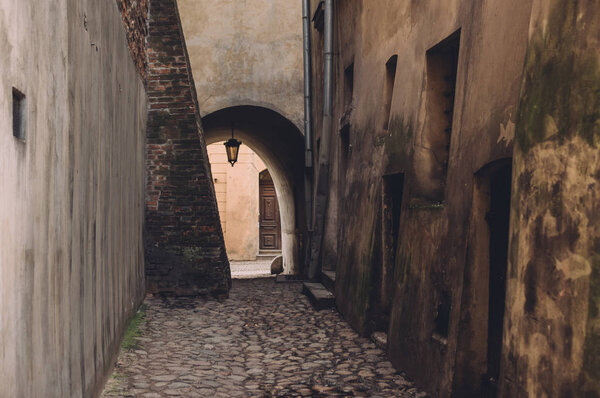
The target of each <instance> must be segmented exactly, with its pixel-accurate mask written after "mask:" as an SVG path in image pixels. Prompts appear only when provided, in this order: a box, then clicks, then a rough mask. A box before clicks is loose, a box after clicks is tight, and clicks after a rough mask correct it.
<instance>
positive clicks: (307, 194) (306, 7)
mask: <svg viewBox="0 0 600 398" xmlns="http://www.w3.org/2000/svg"><path fill="white" fill-rule="evenodd" d="M302 26H303V47H304V150H305V154H304V167H305V172H304V201H305V212H306V229H307V231H311V230H312V178H311V173H312V166H313V153H312V141H313V131H312V67H311V63H312V59H311V55H312V54H311V43H310V0H302Z"/></svg>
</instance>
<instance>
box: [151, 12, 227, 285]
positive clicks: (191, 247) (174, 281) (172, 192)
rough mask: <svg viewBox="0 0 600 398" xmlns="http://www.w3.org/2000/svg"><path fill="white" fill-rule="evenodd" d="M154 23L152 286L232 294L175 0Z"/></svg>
mask: <svg viewBox="0 0 600 398" xmlns="http://www.w3.org/2000/svg"><path fill="white" fill-rule="evenodd" d="M148 26H149V28H148V39H147V54H148V67H147V93H148V97H149V111H148V132H147V143H146V146H147V165H146V168H147V188H146V239H145V241H146V242H145V243H146V250H145V252H146V253H145V254H146V278H147V288H148V291H149V292H153V293H174V294H180V295H188V294H192V295H195V294H212V295H217V296H221V295H226V294H227V292H228V290H229V287H230V285H231V279H230V278H231V277H230V272H229V262H228V260H227V255H226V252H225V244H224V241H223V233H222V231H221V224H220V221H219V213H218V210H217V202H216V197H215V192H214V186H213V182H212V177H211V172H210V166H209V163H208V155H207V153H206V145H205V142H204V136H203V132H202V128H201V125H200V115H199V112H198V105H197V100H196V92H195V88H194V87H195V86H194V82H193V79H192V74H191V69H190V65H189V58H188V55H187V50H186V47H185V41H184V38H183V34H182V30H181V22H180V20H179V14H178V10H177V5H176V3H175V0H153V1H152V2H151V4H150V19H149V25H148Z"/></svg>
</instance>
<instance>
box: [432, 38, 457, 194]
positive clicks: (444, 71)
mask: <svg viewBox="0 0 600 398" xmlns="http://www.w3.org/2000/svg"><path fill="white" fill-rule="evenodd" d="M459 45H460V31H458V32H456V33H454V34H452V35H451V36H449V37H448V38H446V39H445V40H443V41H442V42H440V43H439V44H438V45H436V46H435V47H433V48H431V49H430V50H429V51H427V121H426V130H425V134H424V145H425V147H426V148H427V151H428V152H429V153H430V155H429V161H428V164H427V165H426V168H427V170H428V174H429V179H430V182H429V185H430V192H429V194H428V195H427V196H430V197H431V198H432V199H434V200H437V201H441V200H443V198H444V190H445V186H446V174H447V171H448V161H449V155H450V141H451V140H450V138H451V135H452V124H453V121H454V97H455V92H456V75H457V70H458V55H459Z"/></svg>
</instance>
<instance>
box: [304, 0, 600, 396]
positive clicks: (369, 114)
mask: <svg viewBox="0 0 600 398" xmlns="http://www.w3.org/2000/svg"><path fill="white" fill-rule="evenodd" d="M319 3H320V2H319V1H312V2H311V7H312V13H313V14H311V17H313V16H315V15H314V13H315V10H317V9H318V6H319ZM597 13H598V8H597V6H596V5H595V3H594V2H563V1H549V0H536V1H512V0H508V1H502V2H497V1H471V0H450V1H444V2H422V1H407V2H398V1H392V0H389V1H388V0H379V1H352V2H342V1H340V2H335V7H334V13H333V18H334V77H333V79H334V103H333V108H334V109H333V121H334V122H333V129H332V141H331V148H332V149H331V153H330V154H328V155H329V156H330V158H331V165H332V167H331V174H330V178H329V195H328V206H327V213H326V216H325V220H326V222H325V227H324V236H325V238H324V242H323V248H322V251H321V253H320V254H321V258H320V264H321V267H322V268H323V269H335V270H336V271H337V280H336V288H335V293H336V304H337V307H338V309H339V310H340V311H341V312H342V313H343V314H344V316H345V317H346V319H348V320H349V321H350V322H351V323H352V324H353V326H354V327H355V328H356V329H357V330H359V331H360V332H361V333H364V334H370V333H371V332H373V331H377V330H380V331H384V332H386V333H387V335H388V343H387V344H388V346H387V347H388V352H389V353H390V355H391V358H392V361H393V362H394V364H395V365H396V366H397V367H399V368H401V369H404V370H406V371H407V372H408V374H409V376H411V377H413V378H414V379H415V380H416V381H417V383H418V384H419V385H420V386H421V387H423V388H425V389H426V390H427V391H428V392H430V393H431V394H433V395H434V396H440V397H449V396H456V397H466V396H481V394H486V393H488V392H489V391H492V390H493V391H497V394H498V396H504V397H521V396H530V397H538V396H548V397H550V396H584V393H585V394H592V395H589V396H596V395H597V394H598V389H597V384H595V383H596V380H598V378H599V376H600V374H599V373H598V369H597V366H596V362H597V361H596V360H595V359H592V358H596V357H597V354H596V353H597V352H598V351H597V348H596V344H595V341H596V335H597V330H596V329H597V326H596V323H597V321H596V317H597V311H596V309H597V303H596V301H597V298H596V294H595V293H593V292H594V291H595V290H597V289H598V288H599V287H598V284H597V281H596V279H595V277H594V275H595V270H594V267H595V265H594V264H595V262H596V260H595V259H596V257H597V253H596V249H594V247H595V246H594V244H593V242H595V241H596V240H597V235H598V231H597V229H596V228H595V227H594V225H597V224H598V220H599V218H598V217H599V216H598V214H600V213H598V211H596V210H597V209H596V207H597V206H596V204H595V203H597V200H596V199H595V198H596V194H595V192H596V188H597V186H598V184H599V183H600V182H599V179H598V174H594V173H595V170H596V169H597V167H598V159H597V156H596V154H597V153H598V128H597V124H598V91H594V87H596V85H597V79H598V70H597V65H598V59H599V54H600V48H599V47H598V42H597V37H598V36H597V34H598V24H597V23H596V20H597V15H598V14H597ZM592 15H593V16H594V17H592ZM586 16H589V18H590V19H589V20H588V19H587V18H588V17H586ZM316 17H317V18H314V20H315V21H318V19H319V18H318V15H317V16H316ZM321 18H322V16H321ZM594 18H595V19H594ZM592 19H593V20H594V22H592ZM576 21H577V22H576ZM576 26H577V28H576ZM311 35H312V45H313V54H312V62H313V71H314V73H313V79H314V80H313V90H314V91H315V100H314V103H313V115H315V131H316V137H315V139H316V141H315V143H314V147H315V148H317V147H318V142H319V139H322V136H321V129H322V126H323V116H322V115H323V89H322V85H323V40H324V37H323V34H322V28H319V27H318V24H317V23H315V24H313V27H312V28H311ZM524 65H525V69H524ZM540 79H541V80H540ZM560 81H565V82H568V83H565V86H561V85H560V83H558V82H560ZM523 82H524V83H523ZM566 104H573V105H566ZM575 104H580V105H575ZM515 131H517V137H516V138H515ZM517 142H518V144H517ZM321 145H322V143H321ZM316 156H317V157H318V156H319V154H318V153H317V154H316ZM511 170H512V174H511ZM511 177H512V178H511ZM505 181H508V183H507V185H506V187H505V188H503V189H504V191H502V192H501V193H499V190H501V188H502V187H503V184H504V183H505ZM499 201H500V202H502V204H501V205H500V204H499ZM503 206H506V207H505V208H504V207H503ZM496 208H497V209H498V211H496V210H495V209H496ZM504 209H506V211H509V210H510V221H509V219H508V215H504V216H498V217H500V224H502V227H496V226H495V225H494V222H497V220H496V219H495V218H494V217H496V215H498V214H499V213H498V212H501V211H504ZM494 220H496V221H494ZM509 225H510V226H509ZM504 229H505V230H506V231H507V232H506V235H505V236H504ZM497 230H501V231H500V232H498V231H497ZM508 231H510V232H508ZM500 235H502V236H500ZM509 241H510V243H509ZM502 262H503V263H504V271H503V272H504V274H502V273H499V274H497V275H496V273H495V272H496V271H494V267H496V266H497V263H502ZM493 275H496V277H497V279H493ZM498 287H500V288H498ZM504 287H505V290H504ZM504 294H505V296H503V295H504ZM588 303H590V304H588ZM497 305H500V307H497V308H499V309H498V314H499V315H494V316H496V317H497V318H498V319H494V316H492V315H491V314H492V306H497ZM588 305H589V308H590V310H589V311H588V309H587V308H588ZM492 340H494V341H496V342H499V343H498V344H496V345H495V346H494V347H492V346H491V343H490V341H492ZM490 347H491V348H490ZM492 357H496V358H497V362H496V363H494V364H492V363H491V362H490V358H492ZM583 381H586V383H587V384H586V385H585V387H583V385H582V384H580V383H582V382H583ZM488 389H489V391H488ZM486 391H487V392H486Z"/></svg>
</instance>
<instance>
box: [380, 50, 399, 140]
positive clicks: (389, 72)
mask: <svg viewBox="0 0 600 398" xmlns="http://www.w3.org/2000/svg"><path fill="white" fill-rule="evenodd" d="M397 64H398V56H397V55H394V56H392V57H391V58H390V59H388V61H387V62H386V63H385V86H384V87H383V129H384V130H387V129H388V127H389V123H390V111H391V109H392V97H393V95H394V83H395V81H396V65H397Z"/></svg>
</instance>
